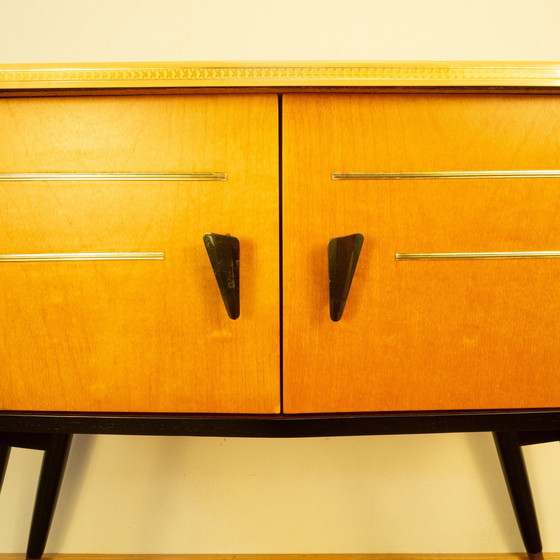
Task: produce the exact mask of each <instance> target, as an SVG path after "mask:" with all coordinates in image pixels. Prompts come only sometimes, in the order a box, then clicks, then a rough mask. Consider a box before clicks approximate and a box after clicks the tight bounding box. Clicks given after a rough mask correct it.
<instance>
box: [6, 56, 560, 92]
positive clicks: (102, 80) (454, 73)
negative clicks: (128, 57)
mask: <svg viewBox="0 0 560 560" xmlns="http://www.w3.org/2000/svg"><path fill="white" fill-rule="evenodd" d="M263 86H268V87H274V86H276V87H278V86H335V87H336V86H427V87H429V86H479V87H485V86H517V87H560V63H559V62H490V61H484V62H480V61H478V62H466V61H460V62H459V61H456V62H445V61H442V62H434V61H424V62H419V61H411V62H394V61H393V62H391V61H385V62H378V61H282V62H280V61H278V62H277V61H274V62H271V61H252V62H231V61H228V62H215V61H212V62H159V63H158V62H147V63H120V64H103V63H101V64H99V63H98V64H63V65H60V64H2V65H0V89H4V90H10V89H53V88H64V89H68V88H70V89H83V88H119V87H120V88H124V87H146V88H148V87H149V88H152V87H195V88H196V87H263Z"/></svg>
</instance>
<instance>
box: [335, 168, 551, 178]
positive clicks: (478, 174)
mask: <svg viewBox="0 0 560 560" xmlns="http://www.w3.org/2000/svg"><path fill="white" fill-rule="evenodd" d="M527 177H560V169H530V170H526V169H516V170H508V171H404V172H395V173H393V172H380V173H333V174H332V180H333V181H379V180H382V181H387V180H399V179H523V178H527Z"/></svg>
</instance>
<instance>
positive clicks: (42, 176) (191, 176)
mask: <svg viewBox="0 0 560 560" xmlns="http://www.w3.org/2000/svg"><path fill="white" fill-rule="evenodd" d="M226 180H227V174H226V173H222V172H220V173H217V172H209V173H0V181H226Z"/></svg>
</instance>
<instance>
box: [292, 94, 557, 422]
mask: <svg viewBox="0 0 560 560" xmlns="http://www.w3.org/2000/svg"><path fill="white" fill-rule="evenodd" d="M283 115H284V119H285V121H284V127H283V131H284V152H283V153H284V173H283V177H284V192H283V206H284V218H283V227H284V242H283V246H284V263H283V270H284V303H283V306H284V311H285V318H284V351H285V356H284V367H285V371H284V390H285V399H284V405H285V410H286V411H287V412H324V411H388V410H436V409H453V410H457V409H501V408H507V409H511V408H533V407H558V406H560V383H558V379H559V374H558V363H559V362H560V336H559V335H560V292H559V290H558V287H559V286H560V259H558V258H556V257H558V255H559V254H558V253H557V252H558V251H560V220H559V219H558V216H559V214H560V178H559V177H558V175H559V173H556V175H557V176H556V177H555V176H554V170H560V140H559V137H558V130H559V129H560V98H558V97H555V96H538V95H536V96H533V95H465V94H461V95H440V94H437V95H436V94H408V95H398V94H372V95H297V94H293V95H286V96H284V110H283ZM542 170H546V171H548V172H549V173H542ZM551 170H552V172H551ZM499 171H503V173H496V172H499ZM421 172H423V173H427V174H428V175H427V176H426V175H422V174H421ZM442 172H443V173H442ZM465 172H467V173H465ZM481 172H482V173H481ZM486 172H490V173H486ZM513 172H517V173H513ZM333 173H335V174H340V173H343V174H348V173H350V174H352V173H367V174H370V175H366V176H364V175H361V176H360V175H335V176H334V177H335V180H333ZM387 173H396V174H401V175H400V176H399V175H392V176H391V175H383V174H387ZM417 173H420V175H414V174H417ZM379 174H381V175H379ZM411 174H412V175H411ZM539 175H540V176H539ZM413 177H415V178H413ZM355 233H360V234H362V235H363V236H364V243H363V248H362V250H361V254H360V257H359V260H358V263H357V267H356V271H355V275H354V279H353V283H352V286H351V289H350V292H349V296H348V300H347V303H346V308H345V311H344V314H343V316H342V318H341V320H340V321H338V322H334V321H332V320H331V319H330V317H329V278H328V263H327V242H328V241H329V240H330V239H332V238H337V237H342V236H347V235H351V234H355ZM543 251H544V252H547V253H546V254H535V253H534V252H543ZM500 253H505V254H500Z"/></svg>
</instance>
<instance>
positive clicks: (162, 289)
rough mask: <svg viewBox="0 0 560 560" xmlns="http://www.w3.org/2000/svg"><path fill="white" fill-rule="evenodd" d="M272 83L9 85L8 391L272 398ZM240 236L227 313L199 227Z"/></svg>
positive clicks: (2, 398)
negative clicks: (154, 88)
mask: <svg viewBox="0 0 560 560" xmlns="http://www.w3.org/2000/svg"><path fill="white" fill-rule="evenodd" d="M277 115H278V110H277V98H276V97H275V96H273V95H216V96H212V95H184V96H181V95H171V96H165V95H162V96H151V95H142V96H108V97H93V96H92V97H42V98H17V99H15V98H14V99H1V100H0V202H1V205H2V222H1V227H0V314H1V316H2V326H1V327H0V363H1V364H2V365H1V375H0V408H1V409H2V410H34V411H42V410H44V411H100V412H109V411H121V412H209V413H222V412H223V413H234V412H235V413H273V412H278V411H279V400H280V395H279V378H280V376H279V361H280V360H279V293H278V292H279V272H278V268H279V253H278V251H279V249H278V245H279V240H278V221H279V217H278V214H279V207H278V140H277V139H278V133H277V127H278V118H277ZM206 233H215V234H220V235H231V236H233V237H236V238H237V239H238V240H239V245H240V249H239V251H240V263H239V271H240V273H239V274H240V280H239V281H240V308H241V313H240V317H239V318H238V319H237V320H232V319H230V318H229V317H228V314H227V312H226V308H225V306H224V303H223V301H222V298H221V295H220V290H219V288H218V285H217V283H216V278H215V276H214V272H213V269H212V265H211V263H210V260H209V257H208V254H207V251H206V247H205V244H204V241H203V236H204V235H205V234H206Z"/></svg>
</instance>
